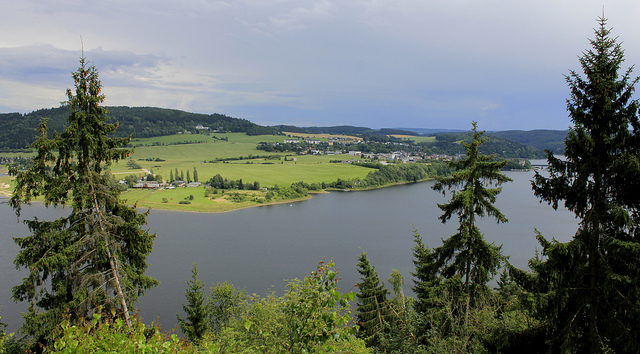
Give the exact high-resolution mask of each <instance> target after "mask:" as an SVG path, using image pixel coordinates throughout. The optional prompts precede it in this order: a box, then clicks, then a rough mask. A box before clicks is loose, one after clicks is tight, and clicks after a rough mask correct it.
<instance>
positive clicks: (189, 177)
mask: <svg viewBox="0 0 640 354" xmlns="http://www.w3.org/2000/svg"><path fill="white" fill-rule="evenodd" d="M187 183H191V176H190V175H189V170H187Z"/></svg>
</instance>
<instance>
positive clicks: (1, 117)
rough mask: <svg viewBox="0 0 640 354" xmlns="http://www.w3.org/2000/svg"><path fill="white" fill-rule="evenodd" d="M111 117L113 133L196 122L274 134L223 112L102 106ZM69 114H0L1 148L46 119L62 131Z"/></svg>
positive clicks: (176, 128) (181, 127) (31, 134)
mask: <svg viewBox="0 0 640 354" xmlns="http://www.w3.org/2000/svg"><path fill="white" fill-rule="evenodd" d="M105 108H106V109H107V111H108V112H109V116H110V117H111V118H112V121H114V122H115V121H117V122H118V123H119V127H118V130H117V131H116V132H115V134H114V135H115V136H120V137H127V136H131V137H134V138H144V137H153V136H162V135H171V134H176V133H178V132H181V131H190V132H193V133H196V132H198V129H196V126H198V125H202V126H204V127H209V129H210V130H223V131H228V132H243V133H247V134H248V135H261V134H277V133H278V132H279V130H278V129H277V128H274V127H264V126H260V125H257V124H255V123H252V122H250V121H248V120H246V119H239V118H232V117H229V116H226V115H223V114H217V113H214V114H211V115H207V114H199V113H189V112H184V111H180V110H175V109H164V108H154V107H105ZM68 117H69V109H68V108H67V107H58V108H50V109H40V110H37V111H34V112H31V113H27V114H24V115H23V114H20V113H5V114H0V151H3V150H4V151H7V150H17V149H24V148H26V147H27V146H29V145H30V144H31V143H32V142H33V141H34V140H35V138H36V135H37V134H36V131H35V129H36V128H37V127H38V124H39V123H40V121H41V120H42V119H47V127H48V128H49V133H50V134H52V133H53V132H54V131H57V132H61V131H62V130H63V129H64V127H65V125H66V121H67V118H68Z"/></svg>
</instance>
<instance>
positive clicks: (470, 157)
mask: <svg viewBox="0 0 640 354" xmlns="http://www.w3.org/2000/svg"><path fill="white" fill-rule="evenodd" d="M477 128H478V125H477V123H476V122H473V129H472V132H473V134H472V137H471V138H472V140H471V143H466V142H463V145H464V147H465V149H466V153H467V154H466V158H464V159H462V160H459V161H454V162H451V163H450V167H452V168H453V169H454V170H455V172H453V174H452V175H451V176H449V177H436V183H435V184H434V185H433V187H432V188H433V190H435V191H439V192H442V194H443V195H446V190H449V191H450V192H451V199H450V200H449V202H448V203H445V204H438V207H439V208H440V209H441V210H442V211H443V214H442V215H441V216H440V217H439V219H440V221H441V222H442V223H446V222H447V221H448V220H449V219H450V218H451V217H452V216H453V215H454V214H457V215H458V223H459V227H458V232H457V233H456V234H454V235H452V236H451V237H449V238H448V239H446V240H444V241H443V244H442V246H440V247H437V248H435V249H434V250H433V252H434V254H433V255H432V257H433V260H434V262H435V264H434V267H435V268H434V269H436V270H437V272H438V273H439V274H440V275H441V276H443V277H444V278H451V277H453V276H456V275H457V276H459V277H460V278H461V279H462V280H463V286H464V291H465V293H466V295H467V297H468V298H471V297H473V296H474V294H475V293H476V292H478V291H481V290H483V289H484V288H485V287H486V283H487V282H488V281H489V280H490V279H491V277H492V276H493V275H495V274H496V272H497V271H498V267H499V266H500V264H501V262H502V261H503V260H504V256H502V254H501V251H500V249H501V247H502V246H495V245H494V244H492V243H491V244H489V243H487V242H486V241H485V240H484V236H483V235H482V234H481V233H480V230H479V229H478V227H477V226H476V217H480V218H482V217H484V216H485V215H488V216H491V217H494V218H495V219H496V221H497V222H498V223H500V222H507V218H506V217H505V216H504V215H503V214H502V212H501V211H500V210H499V209H498V208H496V207H495V206H494V205H493V204H494V203H495V201H496V197H497V195H498V194H499V193H500V192H501V191H502V187H500V185H502V184H503V183H505V182H510V181H511V178H509V177H507V176H505V175H504V174H503V173H501V172H500V169H501V168H502V167H503V166H504V165H505V164H506V161H495V155H483V154H480V153H479V152H478V147H479V146H480V145H482V144H483V143H484V142H485V141H487V140H488V138H486V137H483V134H484V131H480V132H479V131H478V130H477ZM491 186H493V187H494V188H487V187H491Z"/></svg>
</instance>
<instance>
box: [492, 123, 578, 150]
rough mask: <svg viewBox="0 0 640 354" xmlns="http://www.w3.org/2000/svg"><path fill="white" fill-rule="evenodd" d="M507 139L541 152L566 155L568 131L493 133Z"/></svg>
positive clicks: (544, 130)
mask: <svg viewBox="0 0 640 354" xmlns="http://www.w3.org/2000/svg"><path fill="white" fill-rule="evenodd" d="M490 134H491V135H496V136H499V137H502V138H505V139H509V140H513V141H517V142H520V143H523V144H525V145H529V146H532V147H534V148H536V149H539V150H551V151H553V153H555V154H562V153H564V139H565V138H566V137H567V131H566V130H546V129H538V130H528V131H525V130H505V131H501V132H491V133H490Z"/></svg>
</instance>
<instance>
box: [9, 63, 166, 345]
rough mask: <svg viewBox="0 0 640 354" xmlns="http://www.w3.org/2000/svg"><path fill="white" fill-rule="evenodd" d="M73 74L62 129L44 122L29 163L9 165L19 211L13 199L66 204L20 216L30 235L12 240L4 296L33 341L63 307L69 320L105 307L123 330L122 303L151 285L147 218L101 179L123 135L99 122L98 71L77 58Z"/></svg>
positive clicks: (47, 332)
mask: <svg viewBox="0 0 640 354" xmlns="http://www.w3.org/2000/svg"><path fill="white" fill-rule="evenodd" d="M73 79H74V81H75V90H74V91H72V90H71V89H68V90H67V97H68V101H67V102H66V105H67V106H68V107H69V110H70V112H71V113H70V115H69V118H68V121H67V123H68V126H67V127H66V128H65V129H64V131H63V132H62V133H61V134H59V133H55V134H54V135H53V138H48V137H47V126H46V121H43V122H42V123H41V124H40V128H39V132H40V137H39V138H38V139H37V140H36V141H35V142H34V143H33V144H32V145H31V148H32V149H33V150H35V152H36V156H35V157H34V158H33V164H32V165H31V166H29V168H28V169H26V170H18V169H17V168H14V169H11V170H10V172H11V174H13V175H15V176H16V185H15V189H14V191H13V195H12V197H11V200H10V204H11V206H12V207H13V209H14V211H15V212H16V215H17V216H18V217H19V216H20V213H21V208H22V204H24V203H30V202H31V201H32V200H35V199H36V198H39V200H42V202H43V203H44V205H45V206H52V205H53V206H58V205H64V206H66V207H67V208H68V209H69V214H68V216H64V217H61V218H58V219H56V220H53V221H45V220H41V219H37V218H35V219H34V220H27V221H25V223H26V224H27V226H28V227H29V230H30V231H31V233H32V235H31V236H27V237H24V238H16V239H15V241H16V243H17V244H18V245H19V246H20V248H21V250H20V251H19V252H18V255H17V256H16V258H15V260H14V263H15V264H16V266H17V267H20V268H23V269H24V270H25V271H26V272H27V276H26V277H25V278H23V279H22V282H21V283H20V284H19V285H17V286H15V287H13V289H12V293H13V295H12V296H13V299H14V300H15V301H28V302H29V303H30V306H29V311H28V313H26V314H24V315H23V316H24V318H25V324H24V326H23V327H22V332H23V333H24V334H27V335H30V336H33V337H35V339H36V341H38V342H40V343H47V342H48V341H50V340H51V338H52V332H53V329H54V328H55V327H56V326H58V325H59V324H60V322H61V321H62V318H63V316H64V315H65V313H68V316H70V319H71V320H72V321H74V320H78V319H82V318H87V317H89V316H90V315H91V314H92V313H95V312H97V311H99V309H102V310H105V311H108V310H110V309H113V310H115V311H116V313H117V315H118V316H121V317H123V318H124V319H125V320H126V323H127V324H128V325H129V326H130V325H131V321H130V317H129V316H130V311H131V310H130V309H131V306H132V305H133V304H134V303H135V301H136V300H137V297H138V296H140V295H142V294H144V292H145V290H146V289H148V288H149V287H152V286H155V285H157V281H156V280H154V279H152V278H150V277H148V276H146V275H145V274H144V273H145V271H146V269H147V263H146V259H147V256H148V255H149V254H150V253H151V251H152V247H153V239H154V237H155V235H151V234H149V233H148V232H147V231H145V230H143V229H142V225H145V224H146V214H145V213H139V212H138V211H137V210H136V209H135V207H131V206H127V205H126V204H124V203H123V202H122V201H121V200H120V199H119V193H120V192H119V190H118V189H117V188H115V187H112V186H111V185H110V183H109V181H110V178H111V175H110V173H109V170H108V169H109V167H110V165H111V164H112V163H113V162H116V161H119V160H122V159H126V158H127V157H128V156H129V154H130V153H131V151H130V150H127V149H122V147H124V146H125V145H126V144H127V143H128V142H129V139H128V138H112V137H109V135H110V134H111V133H113V132H114V131H115V130H116V129H117V123H108V120H109V117H108V116H107V111H106V110H105V109H104V108H103V107H101V106H100V104H101V103H102V102H104V98H105V97H104V95H102V94H101V88H102V86H101V84H100V81H99V79H98V71H97V69H96V68H95V67H94V66H92V65H91V66H87V64H86V60H85V58H84V57H82V58H80V68H79V69H78V71H77V72H75V73H73Z"/></svg>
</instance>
